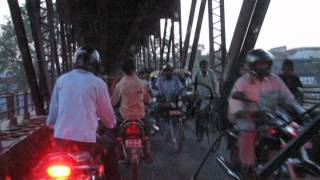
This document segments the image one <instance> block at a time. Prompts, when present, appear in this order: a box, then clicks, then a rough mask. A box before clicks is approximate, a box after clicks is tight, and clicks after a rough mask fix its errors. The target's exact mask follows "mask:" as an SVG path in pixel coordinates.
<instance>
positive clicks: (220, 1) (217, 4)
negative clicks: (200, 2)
mask: <svg viewBox="0 0 320 180" xmlns="http://www.w3.org/2000/svg"><path fill="white" fill-rule="evenodd" d="M208 8H209V9H208V10H209V12H208V14H209V31H210V32H209V33H210V66H211V68H212V69H214V71H215V72H216V73H217V74H218V75H219V77H221V75H222V73H223V68H224V63H225V57H226V47H225V23H224V0H209V1H208Z"/></svg>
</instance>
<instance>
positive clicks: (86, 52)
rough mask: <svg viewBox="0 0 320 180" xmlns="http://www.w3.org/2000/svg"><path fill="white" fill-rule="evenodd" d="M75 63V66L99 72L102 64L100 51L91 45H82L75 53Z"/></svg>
mask: <svg viewBox="0 0 320 180" xmlns="http://www.w3.org/2000/svg"><path fill="white" fill-rule="evenodd" d="M73 64H74V66H75V68H81V69H85V70H87V71H92V72H93V73H97V72H98V71H99V70H100V64H101V59H100V55H99V52H98V51H97V50H96V49H94V48H91V47H80V48H78V49H77V50H76V52H75V53H74V57H73Z"/></svg>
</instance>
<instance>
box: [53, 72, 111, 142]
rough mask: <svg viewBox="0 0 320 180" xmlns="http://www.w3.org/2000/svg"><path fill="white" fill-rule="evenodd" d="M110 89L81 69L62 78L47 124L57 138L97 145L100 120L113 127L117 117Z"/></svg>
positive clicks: (54, 94)
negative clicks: (111, 100) (52, 128)
mask: <svg viewBox="0 0 320 180" xmlns="http://www.w3.org/2000/svg"><path fill="white" fill-rule="evenodd" d="M107 90H108V88H107V85H106V83H105V82H104V81H103V80H101V79H99V78H98V77H96V76H95V75H94V74H93V73H91V72H88V71H84V70H81V69H74V70H72V71H71V72H69V73H66V74H64V75H62V76H61V77H59V78H58V80H57V82H56V84H55V86H54V90H53V93H52V97H51V102H50V110H49V115H48V118H47V125H48V126H51V127H54V137H55V138H60V139H66V140H73V141H78V142H90V143H94V142H96V130H97V127H98V120H99V118H100V119H101V121H102V123H103V124H104V125H105V126H106V127H108V128H113V127H114V126H115V124H116V118H115V115H114V112H113V108H112V105H111V102H110V96H109V94H108V91H107Z"/></svg>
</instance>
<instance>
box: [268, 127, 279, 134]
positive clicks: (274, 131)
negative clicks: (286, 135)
mask: <svg viewBox="0 0 320 180" xmlns="http://www.w3.org/2000/svg"><path fill="white" fill-rule="evenodd" d="M268 132H269V133H270V134H271V135H276V134H277V129H276V128H269V129H268Z"/></svg>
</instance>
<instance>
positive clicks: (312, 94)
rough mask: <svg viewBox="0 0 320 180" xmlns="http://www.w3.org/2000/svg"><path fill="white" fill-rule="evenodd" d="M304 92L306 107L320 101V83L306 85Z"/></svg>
mask: <svg viewBox="0 0 320 180" xmlns="http://www.w3.org/2000/svg"><path fill="white" fill-rule="evenodd" d="M302 92H303V105H304V106H305V107H306V108H307V107H311V106H313V105H315V104H317V103H320V84H317V85H307V86H304V87H303V88H302Z"/></svg>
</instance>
